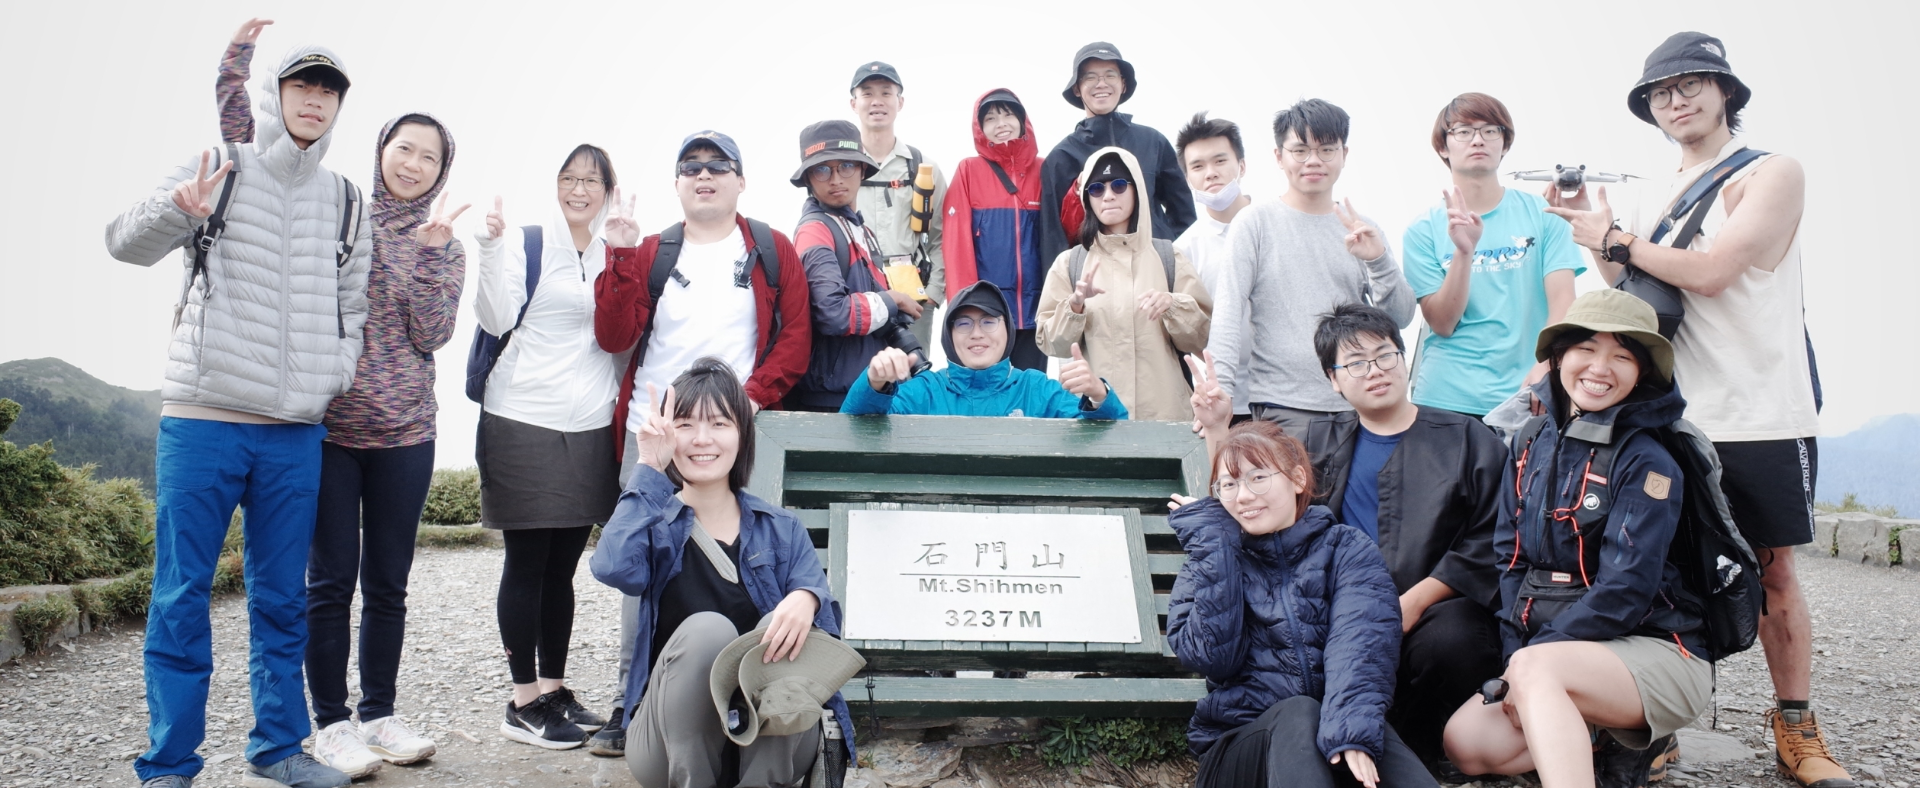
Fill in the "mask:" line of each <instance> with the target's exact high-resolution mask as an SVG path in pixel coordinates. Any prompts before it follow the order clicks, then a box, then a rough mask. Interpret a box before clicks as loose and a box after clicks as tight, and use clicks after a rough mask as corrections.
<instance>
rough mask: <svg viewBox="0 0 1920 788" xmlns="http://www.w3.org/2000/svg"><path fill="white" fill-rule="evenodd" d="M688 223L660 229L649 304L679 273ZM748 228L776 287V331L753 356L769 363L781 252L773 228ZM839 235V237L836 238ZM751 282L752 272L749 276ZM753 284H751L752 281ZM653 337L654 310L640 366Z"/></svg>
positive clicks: (639, 351)
mask: <svg viewBox="0 0 1920 788" xmlns="http://www.w3.org/2000/svg"><path fill="white" fill-rule="evenodd" d="M686 228H687V226H686V224H685V223H683V222H676V223H674V225H673V226H671V227H668V228H667V229H665V230H661V231H660V245H659V247H658V248H656V249H655V250H654V252H653V267H652V268H651V269H649V270H648V274H647V303H648V304H652V305H655V306H657V305H659V303H660V296H661V294H663V293H665V292H667V280H668V279H672V278H674V277H675V276H676V275H678V273H679V272H678V271H676V270H674V267H675V266H676V265H678V264H679V262H680V249H681V248H682V247H683V246H685V243H686V232H687V229H686ZM747 230H748V231H749V232H751V233H752V234H753V251H754V256H755V257H758V258H759V259H760V272H761V273H762V274H763V275H765V276H766V278H767V287H768V288H771V289H772V290H773V303H774V309H773V330H772V331H769V332H767V339H766V342H764V343H762V344H761V348H760V355H759V357H757V358H755V359H754V362H753V363H754V366H756V367H757V366H759V365H761V364H764V363H766V361H767V356H768V355H769V354H771V353H773V343H774V341H775V340H777V339H779V338H780V328H781V323H782V322H783V321H782V320H781V317H782V316H781V314H780V251H779V250H778V249H775V248H774V246H773V228H772V227H768V226H767V224H766V222H762V221H759V220H757V219H748V220H747ZM837 239H838V236H836V240H837ZM748 282H749V283H751V282H752V275H751V274H749V275H748ZM749 287H751V284H749ZM652 338H653V311H652V310H649V311H648V312H647V326H646V328H645V329H644V330H642V331H641V332H640V345H639V347H638V348H636V349H635V350H634V353H635V354H636V357H635V358H634V362H633V363H634V364H635V365H636V366H637V365H640V364H644V363H646V360H647V340H649V339H652Z"/></svg>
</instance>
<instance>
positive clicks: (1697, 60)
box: [1627, 32, 1753, 126]
mask: <svg viewBox="0 0 1920 788" xmlns="http://www.w3.org/2000/svg"><path fill="white" fill-rule="evenodd" d="M1681 74H1721V75H1724V76H1726V77H1727V78H1728V79H1730V80H1732V81H1733V92H1732V93H1730V94H1728V96H1727V114H1728V115H1732V114H1734V113H1737V112H1739V111H1740V110H1741V109H1743V108H1745V107H1746V106H1747V102H1748V101H1750V100H1752V98H1753V89H1752V88H1749V87H1747V83H1745V82H1741V81H1740V78H1739V77H1736V76H1734V75H1733V66H1732V65H1730V64H1729V63H1727V45H1726V44H1723V43H1720V39H1718V38H1714V37H1713V36H1710V35H1707V34H1706V33H1693V32H1687V33H1675V34H1673V35H1671V36H1668V37H1667V40H1666V41H1664V42H1661V44H1660V46H1659V48H1657V49H1655V50H1653V54H1651V55H1648V56H1647V63H1646V67H1645V69H1644V70H1643V71H1642V72H1641V74H1640V81H1639V82H1636V83H1634V86H1633V90H1631V91H1629V92H1628V93H1627V108H1628V109H1630V110H1633V115H1634V117H1636V118H1639V119H1641V120H1644V121H1646V122H1648V123H1652V124H1653V125H1655V126H1658V125H1660V124H1658V123H1655V122H1654V120H1653V110H1652V109H1651V108H1649V107H1648V106H1647V91H1648V90H1651V89H1652V88H1653V85H1654V84H1655V83H1658V82H1660V81H1662V80H1668V79H1672V78H1674V77H1677V76H1680V75H1681Z"/></svg>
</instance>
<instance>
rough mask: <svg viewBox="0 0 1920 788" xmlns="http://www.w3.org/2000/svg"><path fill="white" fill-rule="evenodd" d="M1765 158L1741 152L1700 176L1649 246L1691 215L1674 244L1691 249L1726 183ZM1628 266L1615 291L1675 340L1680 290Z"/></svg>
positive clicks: (1683, 311) (1681, 314) (1681, 313)
mask: <svg viewBox="0 0 1920 788" xmlns="http://www.w3.org/2000/svg"><path fill="white" fill-rule="evenodd" d="M1765 155H1767V152H1766V151H1759V150H1754V149H1752V148H1741V149H1740V150H1737V151H1734V153H1733V155H1732V156H1728V157H1727V158H1726V160H1725V161H1722V162H1721V163H1720V166H1718V167H1714V168H1713V169H1710V170H1707V171H1706V172H1704V173H1701V175H1700V177H1699V178H1698V179H1696V180H1695V181H1694V182H1693V185H1692V186H1689V187H1687V190H1686V192H1684V193H1682V194H1681V195H1680V199H1678V200H1675V201H1674V203H1673V206H1672V207H1670V208H1668V209H1667V213H1666V215H1664V216H1662V217H1660V225H1659V226H1658V227H1656V228H1654V231H1653V234H1652V235H1650V236H1648V237H1647V239H1646V240H1647V243H1650V244H1659V243H1660V242H1661V241H1662V240H1665V238H1666V237H1667V233H1669V232H1672V231H1673V225H1674V222H1676V221H1679V219H1680V217H1682V216H1687V214H1689V213H1691V214H1692V216H1689V217H1688V218H1687V223H1686V224H1685V225H1684V226H1682V227H1681V228H1680V233H1679V234H1678V235H1675V236H1674V237H1673V243H1672V246H1673V248H1675V249H1685V248H1687V247H1688V246H1691V245H1692V244H1693V239H1694V237H1695V236H1698V235H1699V234H1700V225H1701V224H1702V223H1703V222H1705V221H1706V220H1707V213H1708V209H1711V208H1712V207H1713V202H1714V200H1715V199H1718V198H1719V196H1720V187H1721V186H1724V185H1726V183H1727V179H1728V178H1731V177H1733V174H1734V173H1736V172H1739V171H1740V170H1742V169H1744V168H1745V167H1746V166H1747V165H1749V164H1752V163H1754V162H1755V161H1759V160H1760V157H1762V156H1765ZM1625 266H1626V270H1625V271H1623V272H1622V273H1621V276H1620V281H1619V282H1616V283H1614V285H1613V286H1614V288H1615V289H1618V290H1625V291H1626V292H1629V293H1632V294H1634V295H1635V296H1638V297H1639V298H1640V300H1642V301H1645V302H1647V303H1648V304H1651V305H1652V306H1653V311H1654V313H1655V314H1657V315H1659V317H1660V336H1663V337H1666V338H1667V339H1669V340H1671V339H1673V335H1674V334H1675V333H1676V332H1678V331H1679V330H1680V321H1681V320H1683V319H1685V318H1686V316H1687V307H1686V303H1685V302H1684V301H1682V300H1681V295H1680V288H1678V287H1675V286H1673V285H1670V284H1667V283H1666V282H1662V281H1660V280H1659V279H1656V278H1654V276H1653V275H1652V274H1649V273H1647V272H1645V271H1642V270H1640V268H1639V267H1638V266H1635V265H1634V264H1633V263H1626V264H1625Z"/></svg>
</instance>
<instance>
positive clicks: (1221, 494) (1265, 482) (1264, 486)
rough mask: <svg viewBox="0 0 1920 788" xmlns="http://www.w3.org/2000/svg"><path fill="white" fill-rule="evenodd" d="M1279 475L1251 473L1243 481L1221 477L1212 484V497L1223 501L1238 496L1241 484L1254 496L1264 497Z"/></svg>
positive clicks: (1268, 472) (1269, 472)
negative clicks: (1274, 478)
mask: <svg viewBox="0 0 1920 788" xmlns="http://www.w3.org/2000/svg"><path fill="white" fill-rule="evenodd" d="M1279 475H1280V474H1278V473H1276V472H1274V471H1254V472H1253V473H1250V474H1247V478H1246V479H1245V480H1241V479H1235V478H1233V477H1232V476H1222V477H1220V479H1219V480H1218V481H1216V482H1214V483H1213V497H1215V498H1218V499H1220V500H1223V501H1224V500H1226V499H1228V498H1232V497H1233V496H1235V495H1239V494H1240V485H1242V484H1245V485H1246V487H1247V489H1249V490H1252V491H1253V494H1254V495H1266V494H1267V491H1268V490H1271V489H1273V477H1275V476H1279Z"/></svg>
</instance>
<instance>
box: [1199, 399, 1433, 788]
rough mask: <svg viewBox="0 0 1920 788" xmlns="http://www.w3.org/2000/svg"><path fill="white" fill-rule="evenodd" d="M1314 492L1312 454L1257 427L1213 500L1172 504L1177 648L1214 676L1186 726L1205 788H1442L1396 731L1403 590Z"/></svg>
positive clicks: (1218, 459)
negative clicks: (1317, 502) (1181, 561)
mask: <svg viewBox="0 0 1920 788" xmlns="http://www.w3.org/2000/svg"><path fill="white" fill-rule="evenodd" d="M1223 402H1224V400H1223ZM1313 488H1314V483H1313V469H1312V466H1311V465H1309V464H1308V460H1307V452H1306V449H1305V448H1303V447H1302V446H1301V445H1300V442H1299V441H1297V440H1294V439H1293V438H1292V437H1290V436H1288V435H1287V434H1286V433H1285V432H1283V431H1282V430H1281V429H1280V427H1279V425H1276V424H1274V423H1272V422H1266V421H1250V422H1247V423H1245V424H1242V425H1240V426H1239V427H1236V428H1234V429H1233V430H1232V431H1231V432H1230V433H1229V434H1228V436H1227V439H1226V441H1225V442H1224V443H1223V444H1220V445H1218V446H1216V447H1214V451H1213V486H1212V491H1213V497H1212V498H1208V499H1205V500H1200V501H1195V500H1194V499H1192V498H1187V497H1185V496H1174V500H1173V504H1172V507H1170V508H1173V513H1172V514H1170V515H1168V517H1167V525H1169V526H1171V527H1172V528H1173V532H1174V534H1175V535H1176V536H1178V537H1179V539H1180V546H1181V548H1182V549H1184V550H1186V552H1187V563H1186V565H1185V566H1183V567H1181V569H1180V575H1179V577H1177V578H1176V579H1175V580H1174V584H1173V601H1172V606H1171V607H1170V608H1169V610H1168V614H1167V640H1168V642H1169V643H1170V644H1171V645H1172V647H1173V653H1174V654H1175V655H1176V656H1178V657H1179V658H1180V663H1181V664H1182V665H1184V666H1186V667H1187V668H1189V669H1191V670H1194V671H1196V672H1198V673H1200V674H1201V675H1203V676H1205V677H1206V679H1207V695H1206V697H1204V698H1201V699H1200V703H1199V705H1198V706H1197V707H1196V708H1195V709H1194V714H1193V721H1192V723H1190V724H1189V725H1188V727H1187V741H1188V743H1189V745H1190V746H1191V747H1192V749H1193V751H1194V753H1195V754H1196V755H1197V756H1198V757H1199V758H1200V771H1199V775H1198V777H1197V778H1196V780H1195V785H1196V786H1198V788H1212V787H1213V786H1236V787H1238V786H1277V785H1287V786H1328V788H1331V786H1333V785H1335V784H1336V782H1338V783H1342V784H1351V783H1352V782H1355V781H1357V782H1359V783H1361V784H1364V785H1366V786H1367V788H1377V786H1380V785H1386V786H1389V787H1390V788H1403V787H1410V786H1435V785H1437V783H1435V782H1434V779H1433V777H1432V776H1431V775H1429V774H1428V773H1427V770H1426V768H1425V767H1424V766H1422V765H1421V764H1420V759H1419V757H1418V756H1416V755H1414V754H1413V751H1412V750H1410V749H1408V748H1407V745H1406V744H1404V743H1402V742H1401V741H1400V737H1399V735H1398V734H1396V733H1395V732H1394V730H1393V728H1392V727H1391V726H1389V725H1387V719H1386V717H1387V706H1388V704H1389V702H1391V701H1392V699H1393V687H1394V668H1395V665H1396V664H1397V663H1398V662H1399V657H1400V604H1399V599H1398V595H1397V594H1396V593H1395V591H1394V585H1393V577H1392V575H1390V574H1388V572H1387V564H1386V560H1385V559H1383V558H1381V556H1380V551H1379V550H1378V549H1376V548H1375V547H1374V544H1373V540H1371V539H1368V538H1367V535H1366V534H1365V533H1364V532H1362V531H1361V530H1360V529H1358V528H1354V527H1352V526H1347V525H1340V524H1338V523H1335V522H1334V521H1333V515H1332V514H1331V513H1329V512H1328V511H1327V509H1326V507H1324V506H1308V502H1309V501H1311V500H1312V499H1313ZM1340 764H1344V765H1345V767H1346V768H1345V769H1341V770H1338V771H1336V770H1335V769H1334V768H1333V767H1334V766H1335V765H1340ZM1339 772H1346V773H1348V774H1344V775H1343V774H1340V773H1339ZM1349 776H1350V777H1351V779H1350V780H1349V779H1348V777H1349Z"/></svg>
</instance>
